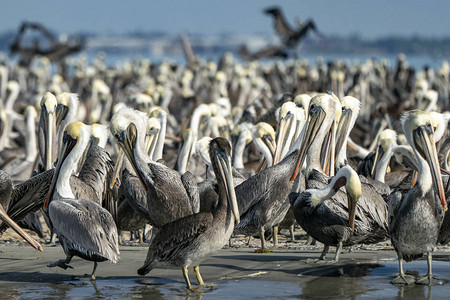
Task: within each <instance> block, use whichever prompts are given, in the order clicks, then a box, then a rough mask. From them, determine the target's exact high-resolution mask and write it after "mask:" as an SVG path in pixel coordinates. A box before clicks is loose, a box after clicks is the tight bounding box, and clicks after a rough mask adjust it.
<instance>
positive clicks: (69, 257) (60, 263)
mask: <svg viewBox="0 0 450 300" xmlns="http://www.w3.org/2000/svg"><path fill="white" fill-rule="evenodd" d="M71 260H72V255H67V256H66V258H63V259H60V260H57V261H55V262H54V263H51V264H48V265H47V267H49V268H53V267H60V268H63V269H64V270H67V268H70V269H73V267H72V266H70V265H68V264H69V263H70V261H71Z"/></svg>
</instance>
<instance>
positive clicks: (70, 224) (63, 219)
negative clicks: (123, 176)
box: [43, 122, 120, 280]
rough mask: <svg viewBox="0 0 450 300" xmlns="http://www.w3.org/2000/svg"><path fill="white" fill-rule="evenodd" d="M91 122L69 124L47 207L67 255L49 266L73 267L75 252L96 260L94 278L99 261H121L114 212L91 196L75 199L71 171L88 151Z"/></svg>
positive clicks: (45, 204) (87, 258) (92, 274)
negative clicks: (90, 198) (71, 263)
mask: <svg viewBox="0 0 450 300" xmlns="http://www.w3.org/2000/svg"><path fill="white" fill-rule="evenodd" d="M91 130H92V129H91V126H87V125H85V124H83V123H81V122H74V123H71V124H69V125H68V126H67V127H66V130H65V133H64V137H63V149H61V150H62V151H61V152H60V155H59V158H58V165H57V167H56V169H55V174H54V176H53V181H52V186H51V188H50V190H49V193H48V196H47V198H46V201H45V203H44V206H43V207H44V210H46V211H47V212H48V215H49V218H50V220H51V222H52V224H53V226H54V228H55V230H56V232H57V234H58V237H59V240H60V242H61V246H62V247H63V249H64V253H65V254H66V258H65V259H61V260H58V261H56V262H54V263H52V264H49V265H48V267H55V266H58V267H61V268H63V269H67V268H72V267H71V266H70V265H68V264H69V263H70V261H71V259H72V257H73V256H74V255H76V256H79V257H81V258H83V259H86V260H90V261H93V262H94V269H93V271H92V273H91V279H92V280H95V271H96V269H97V264H98V262H102V261H106V260H110V261H111V262H112V263H117V262H118V261H119V255H120V252H119V245H118V235H117V228H116V225H115V223H114V220H113V218H112V216H111V214H110V213H109V212H108V211H107V210H106V209H104V208H102V207H101V206H100V205H99V204H97V203H95V202H94V201H91V200H86V199H76V198H75V195H74V193H73V191H72V187H71V184H70V177H71V173H72V172H73V171H74V169H75V167H76V165H77V163H78V161H79V160H80V158H81V156H82V155H83V152H84V151H85V149H86V147H87V145H88V143H89V140H90V136H91Z"/></svg>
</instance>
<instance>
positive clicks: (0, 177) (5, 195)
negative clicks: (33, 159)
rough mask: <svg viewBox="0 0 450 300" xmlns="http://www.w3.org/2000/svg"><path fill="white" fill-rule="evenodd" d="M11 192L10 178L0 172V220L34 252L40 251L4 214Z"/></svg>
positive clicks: (34, 242)
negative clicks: (33, 249) (34, 250)
mask: <svg viewBox="0 0 450 300" xmlns="http://www.w3.org/2000/svg"><path fill="white" fill-rule="evenodd" d="M12 192H13V186H12V181H11V177H10V176H9V175H8V173H6V172H4V171H2V170H0V219H1V221H3V223H4V224H5V225H6V226H8V227H11V228H12V229H13V230H14V231H15V232H17V233H18V234H19V235H20V236H21V237H22V238H23V239H24V240H25V241H27V242H28V244H30V246H32V247H33V248H35V249H36V250H40V251H42V246H41V245H40V244H39V243H38V242H36V241H35V240H34V239H33V238H32V237H31V236H30V235H29V234H28V233H26V232H25V231H24V230H23V229H22V228H20V227H19V226H18V225H17V224H16V222H14V221H13V220H12V219H11V218H10V217H9V216H8V214H7V213H6V210H7V209H8V206H9V202H10V200H11V194H12Z"/></svg>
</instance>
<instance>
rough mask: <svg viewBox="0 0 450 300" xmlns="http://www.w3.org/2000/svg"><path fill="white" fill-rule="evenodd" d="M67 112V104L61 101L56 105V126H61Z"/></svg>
mask: <svg viewBox="0 0 450 300" xmlns="http://www.w3.org/2000/svg"><path fill="white" fill-rule="evenodd" d="M68 112H69V107H68V106H65V105H64V104H61V103H60V104H58V105H57V106H56V110H55V117H56V128H59V126H61V124H62V122H63V121H64V119H65V118H66V117H67V113H68ZM63 129H64V128H63Z"/></svg>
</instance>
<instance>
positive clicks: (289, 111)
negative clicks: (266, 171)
mask: <svg viewBox="0 0 450 300" xmlns="http://www.w3.org/2000/svg"><path fill="white" fill-rule="evenodd" d="M296 108H297V106H296V105H295V103H294V102H292V101H287V102H285V103H283V105H282V106H281V108H280V112H279V119H280V120H279V126H278V130H277V143H276V149H275V155H274V164H277V163H278V162H279V160H280V155H281V152H282V150H283V148H284V147H288V146H289V145H287V143H286V132H287V130H288V128H293V127H292V124H293V122H294V121H295V120H294V119H295V114H296ZM294 124H295V123H294ZM291 132H292V134H293V133H294V131H292V130H291V131H290V133H291ZM288 138H290V139H292V135H289V137H288Z"/></svg>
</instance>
